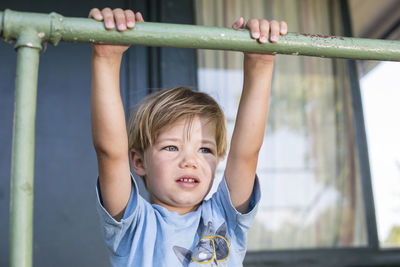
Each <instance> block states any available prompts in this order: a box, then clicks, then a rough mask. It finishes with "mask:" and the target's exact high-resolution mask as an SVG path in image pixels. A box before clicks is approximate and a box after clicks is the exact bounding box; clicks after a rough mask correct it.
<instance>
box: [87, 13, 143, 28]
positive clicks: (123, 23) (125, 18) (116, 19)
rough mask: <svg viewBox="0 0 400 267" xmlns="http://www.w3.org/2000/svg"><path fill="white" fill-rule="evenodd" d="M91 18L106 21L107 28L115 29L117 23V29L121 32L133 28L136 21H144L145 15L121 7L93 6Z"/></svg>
mask: <svg viewBox="0 0 400 267" xmlns="http://www.w3.org/2000/svg"><path fill="white" fill-rule="evenodd" d="M89 18H93V19H95V20H97V21H104V26H105V28H106V29H107V30H114V28H115V25H117V30H118V31H120V32H123V31H125V30H126V29H133V28H134V27H135V24H136V22H143V21H144V20H143V16H142V14H141V13H140V12H137V13H136V14H135V13H134V12H133V11H132V10H129V9H127V10H122V9H121V8H116V9H114V10H111V8H108V7H106V8H104V9H103V10H101V11H100V10H99V9H98V8H92V9H91V10H90V12H89Z"/></svg>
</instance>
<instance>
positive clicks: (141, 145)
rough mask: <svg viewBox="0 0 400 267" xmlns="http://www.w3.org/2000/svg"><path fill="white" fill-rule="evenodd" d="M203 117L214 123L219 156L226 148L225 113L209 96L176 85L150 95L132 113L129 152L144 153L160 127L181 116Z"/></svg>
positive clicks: (221, 155)
mask: <svg viewBox="0 0 400 267" xmlns="http://www.w3.org/2000/svg"><path fill="white" fill-rule="evenodd" d="M195 116H200V117H203V118H206V119H209V121H210V122H213V123H214V124H215V129H216V132H215V139H216V140H215V141H216V145H217V157H218V158H223V157H224V156H225V153H226V149H227V137H226V122H225V115H224V113H223V111H222V109H221V108H220V106H219V105H218V103H217V102H216V101H215V100H214V99H213V98H212V97H211V96H209V95H207V94H205V93H202V92H198V91H194V90H191V89H190V88H188V87H184V86H182V87H177V88H172V89H168V90H164V91H160V92H156V93H153V94H151V95H148V96H147V97H146V98H145V99H144V100H143V101H142V102H141V103H139V105H138V106H137V107H136V109H135V111H134V112H133V113H132V115H131V117H130V119H129V124H128V142H129V151H131V150H132V149H133V150H135V151H136V152H138V153H141V154H143V153H144V151H145V150H146V149H147V148H148V147H150V146H152V145H153V144H154V143H155V141H156V140H157V137H158V135H159V134H160V132H161V130H162V129H163V128H164V127H166V126H169V125H171V124H173V123H175V122H177V121H178V120H180V119H183V118H189V119H193V117H195Z"/></svg>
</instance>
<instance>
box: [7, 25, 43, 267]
mask: <svg viewBox="0 0 400 267" xmlns="http://www.w3.org/2000/svg"><path fill="white" fill-rule="evenodd" d="M15 49H16V50H17V74H16V81H15V108H14V128H13V144H12V163H11V201H10V203H11V204H10V267H30V266H32V260H33V253H32V245H33V174H34V149H35V117H36V94H37V80H38V67H39V52H40V49H41V44H40V40H39V39H38V37H37V33H36V32H35V31H33V30H29V29H28V30H24V32H22V33H21V35H20V38H19V39H18V41H17V44H16V46H15Z"/></svg>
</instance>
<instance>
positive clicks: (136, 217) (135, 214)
mask: <svg viewBox="0 0 400 267" xmlns="http://www.w3.org/2000/svg"><path fill="white" fill-rule="evenodd" d="M97 192H98V210H99V213H100V217H101V220H102V224H103V231H104V239H105V242H106V244H107V246H108V248H109V249H110V251H111V263H112V266H124V267H125V266H129V267H151V266H156V267H178V266H185V267H186V266H203V267H206V266H235V267H236V266H242V264H243V263H242V262H243V259H244V256H245V253H246V243H247V237H246V233H247V231H248V229H249V228H250V226H251V224H252V222H253V220H254V216H255V214H256V210H257V204H258V202H259V200H260V195H261V194H260V186H259V182H258V178H257V177H256V180H255V183H254V188H253V193H252V196H251V201H250V206H249V211H248V212H247V213H246V214H241V213H239V212H238V211H237V210H236V209H235V208H234V207H233V205H232V204H231V200H230V195H229V191H228V187H227V185H226V181H225V177H224V178H223V179H222V181H221V183H220V184H219V186H218V190H217V192H216V193H214V195H213V196H212V197H211V198H210V199H209V200H205V201H203V203H202V204H201V205H200V207H199V208H198V209H197V210H196V211H192V212H189V213H187V214H184V215H179V214H178V213H177V212H170V211H168V210H167V209H166V208H164V207H161V206H159V205H156V204H150V203H149V202H147V201H146V200H145V199H144V198H142V197H141V196H140V195H139V193H138V189H137V185H136V183H135V181H134V179H132V193H131V196H130V199H129V203H128V205H127V207H126V210H125V214H124V216H123V218H122V219H121V221H120V222H118V221H116V220H115V219H114V218H112V217H111V216H110V215H109V213H108V212H107V211H106V210H105V209H104V207H103V206H102V204H101V197H100V194H99V192H100V190H97Z"/></svg>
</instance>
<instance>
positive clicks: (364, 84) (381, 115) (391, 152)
mask: <svg viewBox="0 0 400 267" xmlns="http://www.w3.org/2000/svg"><path fill="white" fill-rule="evenodd" d="M399 73H400V63H399V62H382V63H380V64H379V65H378V66H376V67H375V68H374V69H373V70H372V71H370V72H369V73H368V74H367V75H365V76H364V77H363V78H362V79H361V92H362V98H363V106H364V118H365V126H366V131H367V139H368V149H369V159H370V164H371V175H372V184H373V190H374V198H375V210H376V219H377V226H378V236H379V242H380V245H381V246H382V247H385V248H387V247H400V120H399V114H400V105H399V101H400V87H399V77H398V75H399Z"/></svg>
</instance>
